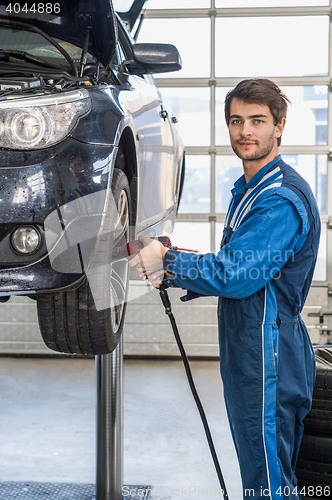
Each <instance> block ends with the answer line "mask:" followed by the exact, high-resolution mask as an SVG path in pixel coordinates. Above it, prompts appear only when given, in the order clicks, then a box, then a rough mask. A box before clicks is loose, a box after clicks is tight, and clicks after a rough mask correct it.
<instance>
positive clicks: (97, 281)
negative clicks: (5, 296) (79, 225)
mask: <svg viewBox="0 0 332 500" xmlns="http://www.w3.org/2000/svg"><path fill="white" fill-rule="evenodd" d="M111 189H112V193H113V197H114V201H115V204H116V206H117V211H118V213H117V214H114V213H112V212H114V210H108V214H107V218H106V226H108V227H109V228H112V231H111V230H109V231H105V234H103V235H102V236H101V238H100V241H99V244H98V249H97V251H96V253H95V256H94V259H93V262H92V265H91V266H90V268H89V270H88V271H87V273H86V274H87V276H88V278H89V279H86V280H85V282H84V283H83V284H82V285H81V286H80V287H79V288H78V289H77V290H73V291H69V292H61V293H57V294H52V295H43V296H40V297H39V298H37V313H38V321H39V326H40V331H41V335H42V338H43V340H44V342H45V344H46V346H47V347H48V348H49V349H52V350H54V351H58V352H63V353H69V354H108V353H110V352H112V351H113V350H114V349H115V348H116V346H117V344H118V342H119V340H120V338H121V334H122V327H123V322H124V318H125V311H126V299H127V289H128V261H127V259H125V258H119V259H118V260H114V259H112V263H111V264H110V261H111V259H110V256H111V255H112V254H113V249H114V248H119V247H122V246H123V245H125V244H126V243H128V241H129V240H130V225H131V220H132V217H131V198H130V188H129V184H128V180H127V177H126V175H125V174H124V172H122V171H121V170H119V169H117V168H115V169H114V173H113V178H112V187H111ZM119 221H120V222H121V224H119Z"/></svg>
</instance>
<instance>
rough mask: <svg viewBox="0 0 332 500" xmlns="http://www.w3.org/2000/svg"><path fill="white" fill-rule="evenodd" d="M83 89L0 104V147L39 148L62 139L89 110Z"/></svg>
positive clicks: (12, 99) (9, 99)
mask: <svg viewBox="0 0 332 500" xmlns="http://www.w3.org/2000/svg"><path fill="white" fill-rule="evenodd" d="M90 108H91V103H90V97H89V94H88V92H87V91H86V90H85V89H79V90H73V91H69V92H64V93H62V94H53V95H45V96H34V97H17V96H10V97H8V98H7V99H5V100H3V101H0V147H2V148H11V149H42V148H45V147H48V146H52V145H54V144H56V143H58V142H60V141H62V139H64V138H65V137H66V136H67V135H68V134H69V132H70V131H71V130H72V129H73V128H74V127H75V125H76V123H77V121H78V119H79V118H80V117H81V116H83V115H85V114H87V113H88V112H89V111H90Z"/></svg>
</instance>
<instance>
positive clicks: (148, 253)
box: [129, 236, 168, 288]
mask: <svg viewBox="0 0 332 500" xmlns="http://www.w3.org/2000/svg"><path fill="white" fill-rule="evenodd" d="M138 239H139V241H141V242H142V243H143V245H144V248H142V250H141V251H140V252H139V253H138V254H137V255H136V256H135V257H134V258H133V259H131V260H130V261H129V265H130V266H131V267H134V266H136V268H137V270H138V272H139V273H140V275H141V276H146V277H147V278H148V280H149V281H150V283H151V284H152V285H153V286H154V287H155V288H159V286H160V285H161V283H162V280H163V277H164V264H163V263H164V256H165V253H166V252H167V251H168V248H166V247H164V245H162V244H161V243H160V241H158V240H154V239H152V238H147V237H146V236H139V238H138Z"/></svg>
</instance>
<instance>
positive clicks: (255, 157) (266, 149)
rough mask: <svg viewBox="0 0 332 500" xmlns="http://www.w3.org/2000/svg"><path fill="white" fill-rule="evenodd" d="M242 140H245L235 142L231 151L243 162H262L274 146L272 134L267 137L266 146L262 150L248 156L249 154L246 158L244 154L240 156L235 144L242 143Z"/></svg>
mask: <svg viewBox="0 0 332 500" xmlns="http://www.w3.org/2000/svg"><path fill="white" fill-rule="evenodd" d="M244 140H245V139H240V140H239V141H236V143H235V144H232V149H233V151H234V153H235V154H236V156H238V157H239V158H241V160H244V161H257V160H263V159H264V158H266V157H267V156H268V155H269V154H270V153H271V151H272V149H273V146H274V134H271V135H270V137H269V142H268V144H267V145H266V146H265V147H264V148H263V149H257V150H256V151H255V152H254V153H251V155H250V153H248V156H247V155H246V154H245V155H243V154H241V153H240V152H239V151H238V148H237V143H238V142H241V141H244ZM252 142H255V143H256V144H257V141H252ZM249 155H250V156H249Z"/></svg>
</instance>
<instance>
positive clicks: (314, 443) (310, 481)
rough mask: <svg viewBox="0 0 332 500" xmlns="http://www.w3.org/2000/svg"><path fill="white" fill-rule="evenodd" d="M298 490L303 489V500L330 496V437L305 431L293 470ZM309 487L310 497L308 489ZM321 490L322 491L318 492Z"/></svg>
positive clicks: (331, 484)
mask: <svg viewBox="0 0 332 500" xmlns="http://www.w3.org/2000/svg"><path fill="white" fill-rule="evenodd" d="M295 474H296V477H297V479H298V484H299V488H300V489H302V488H305V491H307V494H305V495H303V497H304V498H309V497H310V496H311V497H312V496H313V495H315V496H319V497H320V498H322V499H324V498H331V496H332V436H327V435H326V434H315V433H310V432H307V431H305V432H304V434H303V438H302V442H301V447H300V451H299V457H298V460H297V464H296V470H295ZM309 487H311V495H310V494H308V488H309ZM320 488H322V490H320Z"/></svg>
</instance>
